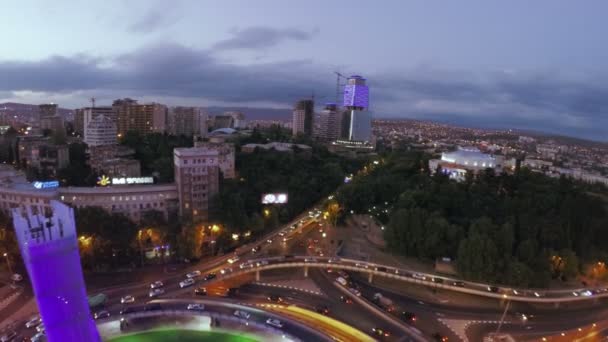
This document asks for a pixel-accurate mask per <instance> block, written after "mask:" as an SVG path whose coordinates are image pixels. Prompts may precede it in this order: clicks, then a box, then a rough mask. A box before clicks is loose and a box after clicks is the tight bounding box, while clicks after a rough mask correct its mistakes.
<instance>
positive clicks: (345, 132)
mask: <svg viewBox="0 0 608 342" xmlns="http://www.w3.org/2000/svg"><path fill="white" fill-rule="evenodd" d="M368 108H369V88H368V86H367V85H366V84H365V78H363V77H361V76H358V75H353V76H351V77H349V78H348V80H347V82H346V85H345V86H344V112H343V115H342V124H341V126H342V134H341V139H345V140H348V141H353V142H366V143H367V142H370V141H371V140H372V117H371V113H370V112H369V110H368Z"/></svg>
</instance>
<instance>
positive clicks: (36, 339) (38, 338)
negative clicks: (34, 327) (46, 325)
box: [30, 332, 46, 342]
mask: <svg viewBox="0 0 608 342" xmlns="http://www.w3.org/2000/svg"><path fill="white" fill-rule="evenodd" d="M30 341H31V342H42V341H46V339H45V335H44V333H41V332H39V333H36V335H34V336H32V337H31V338H30Z"/></svg>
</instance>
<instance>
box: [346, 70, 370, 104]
mask: <svg viewBox="0 0 608 342" xmlns="http://www.w3.org/2000/svg"><path fill="white" fill-rule="evenodd" d="M344 107H356V108H361V109H367V108H368V107H369V87H368V86H367V85H366V84H365V78H363V77H361V76H359V75H353V76H351V77H349V78H348V80H347V83H346V85H345V86H344Z"/></svg>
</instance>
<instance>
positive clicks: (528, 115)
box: [0, 0, 608, 141]
mask: <svg viewBox="0 0 608 342" xmlns="http://www.w3.org/2000/svg"><path fill="white" fill-rule="evenodd" d="M0 13H1V14H2V20H0V38H1V39H0V102H4V101H17V102H25V103H41V102H56V103H59V104H60V105H62V106H63V107H68V108H74V107H80V106H85V105H87V104H88V103H87V99H88V98H90V97H91V96H95V97H96V98H97V99H98V103H101V104H109V103H110V102H111V100H112V99H115V98H118V97H125V96H129V97H133V98H137V99H140V100H142V101H153V100H154V101H158V102H163V103H166V104H169V105H177V104H183V105H200V106H213V105H239V106H245V105H246V106H257V107H275V108H281V107H288V106H290V104H291V103H293V102H294V101H295V100H296V99H298V98H299V97H303V96H308V95H310V94H311V93H313V92H314V93H315V95H316V98H317V99H318V100H319V102H329V101H333V100H334V98H335V76H334V74H333V72H334V71H340V72H341V73H344V74H360V75H363V76H365V77H366V78H367V79H368V82H369V85H370V87H371V100H372V110H373V112H374V116H375V117H414V118H429V119H434V120H442V121H447V122H452V123H460V124H463V125H475V126H485V127H509V128H526V129H532V130H542V131H550V132H555V133H563V134H569V135H575V136H580V137H587V138H591V139H596V140H605V141H608V77H607V70H608V44H606V41H607V39H608V38H607V32H608V22H607V21H606V19H605V16H606V13H608V2H606V1H602V0H597V1H595V0H588V1H561V0H537V1H524V0H514V1H501V2H499V1H488V0H463V1H433V0H431V1H428V0H420V1H417V0H411V1H403V0H382V1H364V0H348V1H347V0H332V1H327V0H308V1H291V0H289V1H285V0H260V1H249V0H218V1H214V0H208V1H196V0H192V1H187V0H183V1H176V0H172V1H164V0H161V1H149V0H145V1H144V0H142V1H127V0H104V1H95V2H93V1H69V0H54V1H50V0H39V1H35V0H20V1H10V2H9V1H3V2H2V4H0Z"/></svg>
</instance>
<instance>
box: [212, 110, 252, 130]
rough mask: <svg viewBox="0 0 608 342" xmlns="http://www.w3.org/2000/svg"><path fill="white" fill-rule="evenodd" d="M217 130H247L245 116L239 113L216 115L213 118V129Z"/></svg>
mask: <svg viewBox="0 0 608 342" xmlns="http://www.w3.org/2000/svg"><path fill="white" fill-rule="evenodd" d="M219 128H233V129H245V128H247V122H246V121H245V114H243V113H241V112H224V114H222V115H216V116H215V117H214V118H213V129H219Z"/></svg>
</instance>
